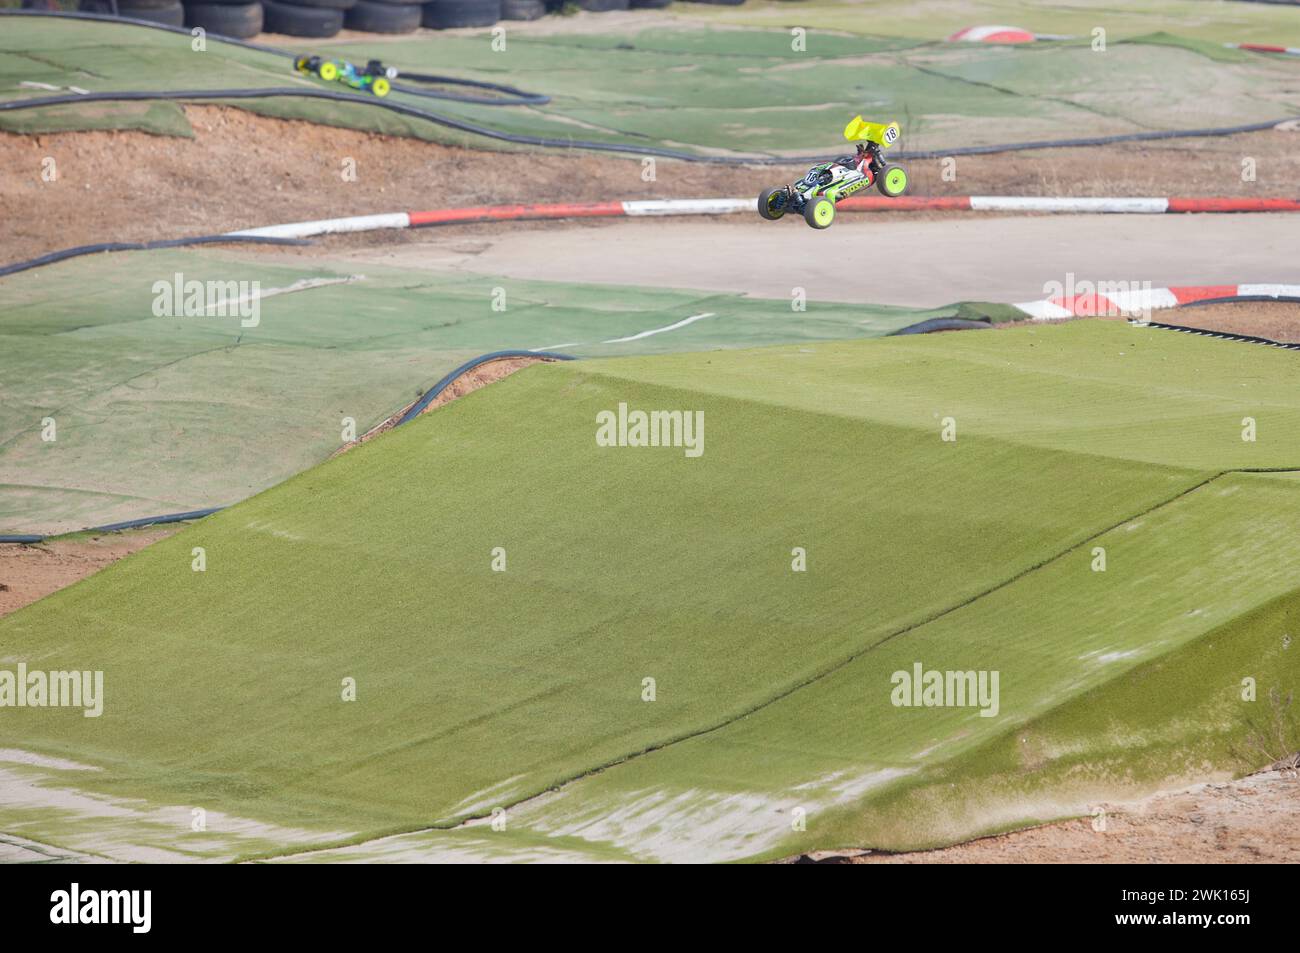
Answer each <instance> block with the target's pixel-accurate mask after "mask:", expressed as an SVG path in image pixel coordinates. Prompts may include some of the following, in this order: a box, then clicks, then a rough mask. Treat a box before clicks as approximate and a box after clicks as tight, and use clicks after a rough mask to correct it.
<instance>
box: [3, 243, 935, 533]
mask: <svg viewBox="0 0 1300 953" xmlns="http://www.w3.org/2000/svg"><path fill="white" fill-rule="evenodd" d="M181 279H185V281H187V282H188V281H194V282H198V283H200V284H204V283H207V282H217V283H224V282H231V283H235V282H246V283H247V285H248V287H252V286H253V285H254V283H256V287H257V289H258V291H257V293H258V294H259V295H261V296H262V297H261V298H259V309H258V316H257V319H256V321H255V322H254V320H253V319H252V318H241V317H239V316H237V315H235V314H234V313H233V311H234V309H228V310H229V311H230V312H231V313H230V314H229V315H228V316H227V315H218V314H213V315H210V316H209V315H203V314H190V315H180V316H170V315H168V314H166V309H160V310H162V311H164V314H161V315H160V314H159V313H158V312H157V311H156V310H155V307H154V305H155V301H156V300H157V297H158V296H157V292H156V290H155V289H156V284H157V283H158V282H161V283H162V286H163V287H171V286H173V285H174V284H175V283H176V282H178V281H180V280H181ZM498 289H499V290H498ZM497 296H504V297H503V298H501V299H500V300H503V301H506V302H508V306H506V307H498V306H497V305H496V304H495V303H494V302H495V300H497ZM177 297H178V299H179V297H180V296H177ZM947 313H951V311H950V310H948V309H942V310H934V311H921V310H916V309H909V308H895V307H887V306H873V305H854V306H850V305H845V304H837V303H831V302H827V303H822V302H814V303H813V304H811V305H810V306H809V308H808V310H807V311H805V312H799V313H795V312H792V311H791V310H790V307H789V302H788V301H785V300H781V301H772V300H761V299H753V298H748V297H744V296H741V295H734V294H715V293H711V292H696V291H688V290H673V289H648V288H630V287H609V286H599V285H597V286H591V285H581V284H565V283H559V282H543V281H513V280H507V279H501V278H496V277H476V276H471V277H466V276H464V275H458V274H455V273H436V272H427V271H420V270H414V269H400V268H385V267H382V266H367V267H366V268H365V269H364V274H358V273H357V271H356V267H355V265H350V264H348V263H346V262H333V261H330V260H329V259H321V258H317V259H314V260H313V261H312V262H311V263H310V264H304V263H303V261H302V260H301V259H293V258H285V259H273V258H268V256H265V255H259V254H257V253H256V252H254V253H249V252H243V253H232V252H213V251H211V250H209V249H202V250H194V249H187V250H171V251H155V252H141V253H131V254H127V255H100V256H93V257H85V258H79V259H75V260H72V261H66V262H62V263H60V264H58V265H55V266H52V267H49V268H41V269H36V270H32V271H28V272H24V273H21V274H16V275H12V276H10V277H8V278H5V279H3V280H0V534H7V533H16V534H17V533H22V534H27V533H40V534H55V533H65V532H69V531H74V530H79V529H82V528H84V527H87V526H103V525H106V524H110V523H115V522H119V521H123V520H129V519H140V518H147V517H154V516H158V515H161V514H165V513H178V512H189V511H192V510H197V509H201V508H207V507H212V506H224V505H227V504H229V503H234V502H237V501H238V500H241V499H244V498H246V497H248V496H250V495H252V494H253V493H255V492H257V491H259V490H262V489H265V488H267V487H269V486H272V485H274V484H275V483H278V482H279V481H281V480H284V479H286V478H288V477H290V476H292V475H293V474H295V473H299V472H301V471H303V470H305V469H307V468H308V467H310V466H312V465H314V464H316V463H319V462H320V461H321V460H323V459H325V458H326V457H327V456H329V455H330V454H331V453H333V452H334V451H335V450H337V449H338V447H339V446H340V444H342V443H344V442H346V441H345V438H344V436H343V429H342V428H343V425H344V421H345V418H351V419H352V420H353V421H354V422H355V425H356V432H357V433H364V432H365V431H366V430H368V429H369V428H370V427H371V426H373V425H374V424H377V423H379V422H381V421H383V420H384V419H386V418H387V417H389V416H390V415H392V414H393V413H394V412H396V411H398V410H400V409H401V408H402V407H403V406H405V405H406V404H409V403H410V402H411V401H413V400H414V399H415V398H416V397H417V396H419V395H420V394H421V393H422V392H423V388H425V387H428V386H429V385H430V384H432V383H433V382H435V381H437V380H438V379H439V378H441V377H442V376H443V375H444V374H446V373H447V372H448V371H450V370H452V369H453V368H455V367H456V366H458V365H460V364H462V363H463V362H465V361H468V360H470V359H472V358H475V357H478V356H480V355H482V354H484V353H487V352H490V351H496V350H500V349H505V348H523V349H528V350H537V349H539V348H552V349H553V348H554V347H555V346H556V345H563V350H564V351H566V352H567V353H570V354H574V355H578V356H609V355H615V354H653V353H658V352H662V351H671V350H682V349H705V348H715V347H753V346H756V345H760V344H774V343H793V342H796V341H815V340H825V339H835V338H846V337H856V336H859V335H861V336H875V335H879V334H887V333H889V332H891V331H896V330H898V329H900V328H903V327H906V326H907V325H910V324H914V323H916V322H918V321H923V320H925V319H927V318H931V317H935V316H937V315H940V314H947ZM696 316H698V320H696V321H694V322H693V323H689V324H688V325H686V326H684V327H675V325H678V324H679V323H681V322H682V321H683V319H686V318H690V317H696ZM665 329H667V330H665ZM647 332H653V333H647ZM47 420H53V421H54V423H55V427H56V429H55V432H54V433H55V437H56V439H54V440H49V439H47V437H48V436H49V434H48V432H47V431H46V427H47V424H46V421H47Z"/></svg>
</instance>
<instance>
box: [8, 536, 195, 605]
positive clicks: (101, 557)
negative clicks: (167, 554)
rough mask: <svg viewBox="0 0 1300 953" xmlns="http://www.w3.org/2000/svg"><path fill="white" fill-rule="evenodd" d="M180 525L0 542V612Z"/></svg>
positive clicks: (81, 576) (66, 583)
mask: <svg viewBox="0 0 1300 953" xmlns="http://www.w3.org/2000/svg"><path fill="white" fill-rule="evenodd" d="M179 529H180V524H169V525H166V526H147V527H145V528H143V529H135V530H127V531H125V532H121V533H105V534H103V535H101V536H87V535H84V534H81V535H77V536H72V537H68V538H66V539H50V540H46V541H45V542H43V543H33V544H19V543H0V616H5V615H8V614H9V613H10V612H14V611H16V610H18V609H21V608H22V607H23V606H25V605H27V604H28V603H31V602H35V601H36V600H37V599H41V598H44V597H45V596H48V595H49V594H50V593H51V592H55V591H56V590H59V589H62V588H63V587H64V586H70V585H72V584H73V583H74V582H76V581H77V580H79V579H84V578H85V577H87V576H89V575H92V574H94V573H97V572H99V571H100V570H101V569H103V568H104V567H105V566H107V565H109V564H110V563H114V562H117V561H118V560H119V559H121V558H122V557H123V556H129V555H131V553H134V552H136V551H137V550H140V549H144V547H146V546H148V545H149V544H150V543H155V542H157V541H158V540H160V539H164V538H166V537H168V536H170V535H171V534H172V533H175V532H176V531H177V530H179Z"/></svg>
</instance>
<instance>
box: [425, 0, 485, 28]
mask: <svg viewBox="0 0 1300 953" xmlns="http://www.w3.org/2000/svg"><path fill="white" fill-rule="evenodd" d="M421 9H422V10H424V16H423V17H422V18H421V20H420V22H421V23H423V24H424V25H425V26H427V27H429V28H430V29H434V30H450V29H453V28H455V27H458V26H491V25H492V24H494V23H496V22H497V21H498V20H500V19H501V0H433V2H432V3H426V4H425V5H424V6H423V7H422V8H421Z"/></svg>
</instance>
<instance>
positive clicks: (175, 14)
mask: <svg viewBox="0 0 1300 953" xmlns="http://www.w3.org/2000/svg"><path fill="white" fill-rule="evenodd" d="M117 12H118V15H119V16H123V17H126V18H127V19H129V20H148V21H149V22H150V23H162V24H164V25H166V26H184V25H185V8H184V7H182V6H181V5H180V0H171V2H170V3H168V4H166V5H165V6H157V5H153V6H147V7H136V6H127V5H126V4H125V3H119V4H118V5H117Z"/></svg>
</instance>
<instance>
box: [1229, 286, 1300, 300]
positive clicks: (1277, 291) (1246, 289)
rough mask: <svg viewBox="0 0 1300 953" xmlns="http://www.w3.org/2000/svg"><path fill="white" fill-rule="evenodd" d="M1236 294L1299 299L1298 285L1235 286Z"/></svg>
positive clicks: (1299, 290) (1299, 287) (1299, 288)
mask: <svg viewBox="0 0 1300 953" xmlns="http://www.w3.org/2000/svg"><path fill="white" fill-rule="evenodd" d="M1237 294H1239V295H1260V296H1267V297H1269V298H1283V297H1285V298H1300V285H1237Z"/></svg>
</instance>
